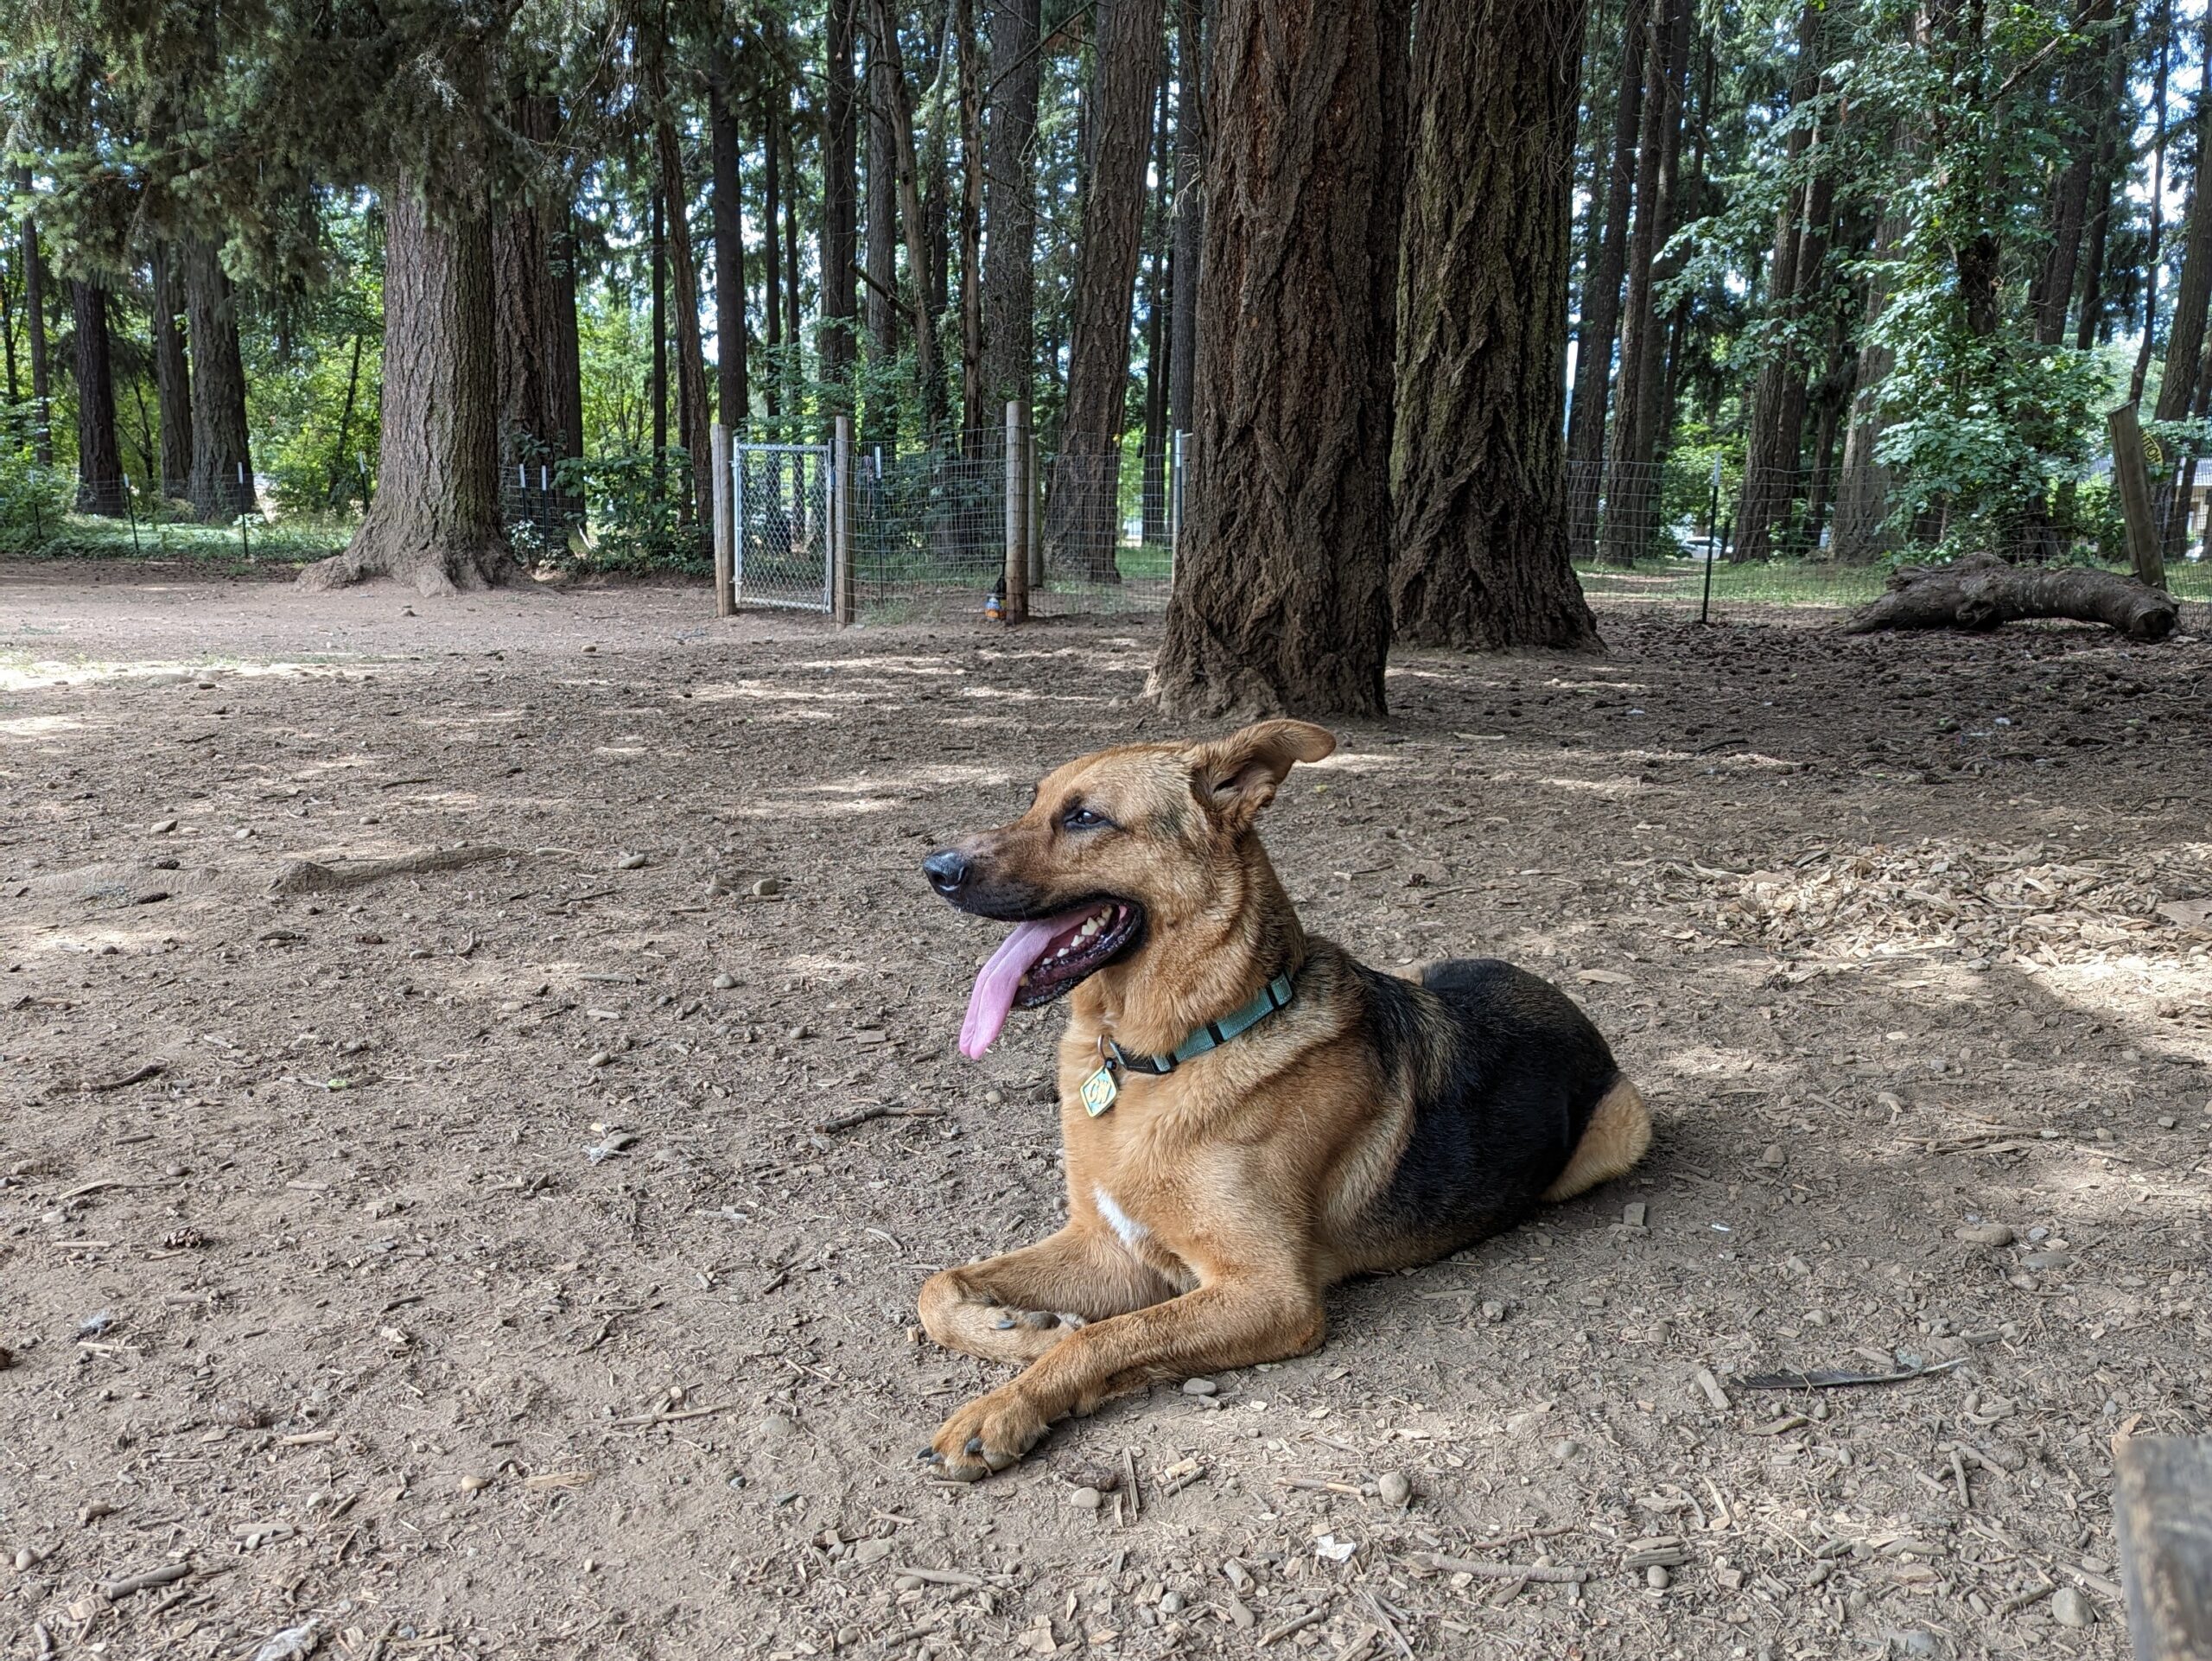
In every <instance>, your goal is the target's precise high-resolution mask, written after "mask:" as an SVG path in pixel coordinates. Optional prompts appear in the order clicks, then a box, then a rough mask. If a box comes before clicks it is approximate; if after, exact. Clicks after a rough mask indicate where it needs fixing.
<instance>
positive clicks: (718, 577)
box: [708, 421, 737, 617]
mask: <svg viewBox="0 0 2212 1661" xmlns="http://www.w3.org/2000/svg"><path fill="white" fill-rule="evenodd" d="M709 431H710V432H711V434H712V436H711V437H710V438H709V440H708V442H709V446H710V447H711V448H710V449H709V454H710V455H712V456H713V457H714V468H715V616H717V617H728V615H730V614H731V613H733V612H734V611H735V610H736V609H737V600H736V580H737V518H736V515H735V513H734V512H733V511H732V509H733V504H732V503H731V501H730V496H729V487H730V476H729V474H730V462H731V461H732V460H733V459H734V458H733V456H732V455H731V453H730V447H729V429H728V427H725V426H724V425H722V423H721V422H719V421H717V422H716V423H715V424H714V426H713V427H712V428H711V429H709Z"/></svg>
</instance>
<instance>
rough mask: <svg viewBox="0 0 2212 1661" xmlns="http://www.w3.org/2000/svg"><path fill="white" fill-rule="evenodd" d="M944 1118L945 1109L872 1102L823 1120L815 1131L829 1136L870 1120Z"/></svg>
mask: <svg viewBox="0 0 2212 1661" xmlns="http://www.w3.org/2000/svg"><path fill="white" fill-rule="evenodd" d="M943 1117H944V1109H943V1108H938V1107H902V1106H900V1105H899V1104H898V1103H896V1102H870V1103H869V1104H868V1105H867V1106H866V1107H861V1108H855V1110H854V1111H851V1112H850V1113H840V1114H839V1115H838V1116H837V1117H836V1118H834V1119H823V1120H822V1121H821V1122H820V1123H817V1125H816V1126H815V1127H814V1129H815V1130H816V1132H817V1134H818V1135H821V1136H833V1135H835V1134H836V1132H838V1131H840V1130H851V1129H852V1128H853V1127H854V1126H855V1125H857V1124H866V1123H868V1121H869V1120H870V1119H941V1118H943Z"/></svg>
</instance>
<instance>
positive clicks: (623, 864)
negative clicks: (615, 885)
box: [614, 854, 645, 871]
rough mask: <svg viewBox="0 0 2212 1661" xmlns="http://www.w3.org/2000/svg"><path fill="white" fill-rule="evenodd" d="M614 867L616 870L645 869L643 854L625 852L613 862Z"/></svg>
mask: <svg viewBox="0 0 2212 1661" xmlns="http://www.w3.org/2000/svg"><path fill="white" fill-rule="evenodd" d="M614 869H616V870H618V871H642V870H644V869H645V856H644V855H643V854H625V855H623V856H622V857H621V858H620V859H618V860H616V861H615V862H614Z"/></svg>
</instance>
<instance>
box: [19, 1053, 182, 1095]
mask: <svg viewBox="0 0 2212 1661" xmlns="http://www.w3.org/2000/svg"><path fill="white" fill-rule="evenodd" d="M164 1072H168V1063H166V1062H162V1061H149V1062H148V1063H146V1065H145V1066H143V1067H141V1068H139V1069H138V1071H137V1072H133V1073H129V1074H126V1075H125V1076H124V1077H123V1078H120V1079H79V1080H78V1081H77V1082H76V1083H75V1084H65V1085H48V1086H47V1087H46V1093H47V1094H48V1095H49V1096H74V1095H79V1094H82V1095H86V1096H99V1095H104V1094H105V1093H106V1092H107V1091H111V1090H127V1089H128V1088H130V1086H131V1085H143V1084H144V1083H145V1082H146V1080H148V1079H158V1078H160V1077H161V1076H162V1074H163V1073H164Z"/></svg>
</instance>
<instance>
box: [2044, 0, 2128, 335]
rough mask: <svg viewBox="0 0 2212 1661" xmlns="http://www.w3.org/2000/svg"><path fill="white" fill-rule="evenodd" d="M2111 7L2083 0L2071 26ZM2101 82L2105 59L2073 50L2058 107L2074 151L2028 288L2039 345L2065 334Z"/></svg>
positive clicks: (2096, 19)
mask: <svg viewBox="0 0 2212 1661" xmlns="http://www.w3.org/2000/svg"><path fill="white" fill-rule="evenodd" d="M2112 16H2113V0H2086V3H2084V4H2083V5H2082V10H2081V15H2080V16H2078V17H2076V18H2075V20H2074V28H2075V30H2076V31H2084V30H2089V29H2097V30H2101V29H2103V28H2104V27H2105V26H2106V25H2107V24H2109V23H2110V22H2112ZM2104 81H2105V60H2104V59H2103V58H2102V57H2101V56H2100V55H2099V54H2095V53H2091V52H2082V51H2077V53H2076V54H2075V60H2074V61H2073V62H2072V63H2071V64H2069V65H2068V67H2067V71H2066V74H2065V76H2064V78H2063V82H2062V86H2063V91H2062V92H2061V103H2062V108H2063V112H2064V113H2065V114H2066V115H2067V116H2068V117H2069V118H2071V119H2072V120H2073V121H2074V123H2075V133H2074V138H2073V143H2072V153H2071V155H2069V156H2068V158H2067V162H2066V166H2065V168H2064V169H2063V170H2062V171H2061V172H2060V173H2059V175H2058V177H2057V178H2056V180H2055V181H2053V183H2052V187H2051V192H2050V213H2049V216H2048V217H2049V224H2050V246H2049V248H2047V249H2046V250H2045V251H2044V263H2043V267H2042V269H2041V270H2038V271H2037V273H2036V277H2035V281H2034V282H2033V283H2031V285H2030V287H2029V290H2028V315H2029V317H2030V320H2031V322H2032V323H2033V325H2034V327H2035V337H2036V344H2037V345H2038V346H2056V345H2057V344H2058V343H2059V342H2060V341H2061V340H2064V339H2065V338H2066V313H2067V309H2068V307H2069V305H2070V304H2071V303H2072V302H2073V299H2074V277H2075V270H2076V268H2077V267H2078V266H2079V264H2080V263H2081V258H2082V230H2083V227H2084V226H2085V225H2086V223H2087V221H2088V216H2089V189H2090V186H2091V184H2092V183H2093V181H2094V179H2095V177H2096V171H2097V152H2098V148H2099V144H2100V142H2101V138H2102V136H2103V134H2102V129H2103V121H2102V119H2101V111H2100V108H2099V103H2100V100H2099V98H2098V92H2099V90H2100V89H2101V87H2102V86H2103V85H2104Z"/></svg>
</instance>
